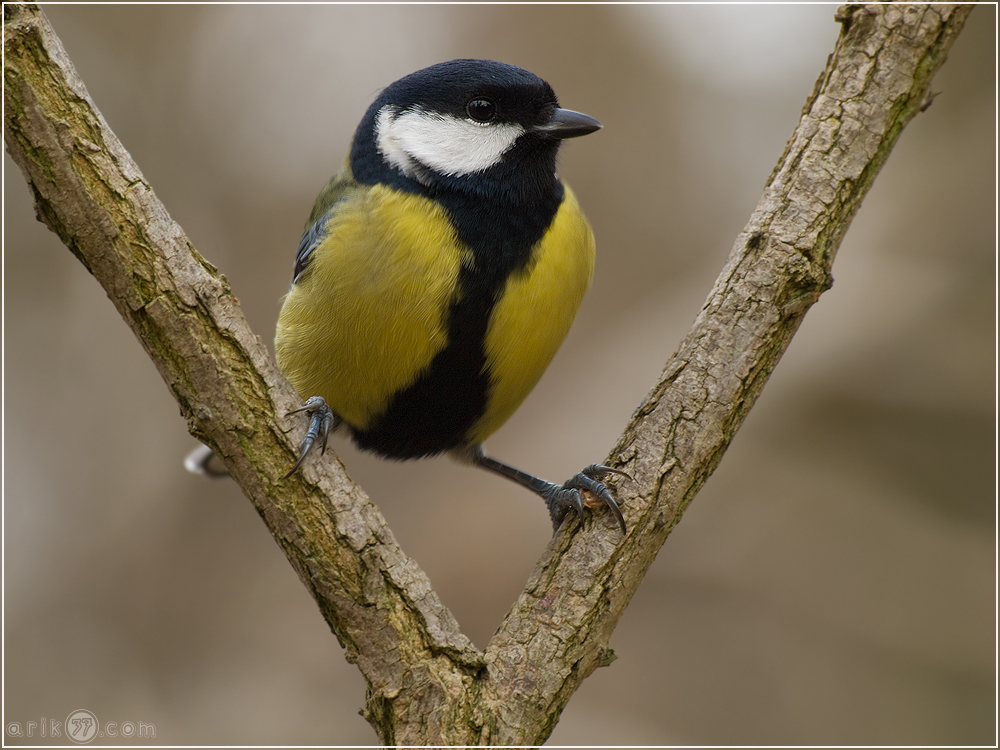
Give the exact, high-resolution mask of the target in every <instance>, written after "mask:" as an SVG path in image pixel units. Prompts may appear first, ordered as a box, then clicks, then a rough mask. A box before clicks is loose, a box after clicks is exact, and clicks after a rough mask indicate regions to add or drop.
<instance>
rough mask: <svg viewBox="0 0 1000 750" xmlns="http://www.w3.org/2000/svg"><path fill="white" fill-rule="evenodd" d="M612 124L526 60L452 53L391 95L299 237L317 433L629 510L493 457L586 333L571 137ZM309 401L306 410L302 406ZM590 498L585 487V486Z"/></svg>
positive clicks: (287, 352) (293, 372)
mask: <svg viewBox="0 0 1000 750" xmlns="http://www.w3.org/2000/svg"><path fill="white" fill-rule="evenodd" d="M600 127H601V124H600V123H599V122H598V121H597V120H595V119H593V118H592V117H588V116H587V115H584V114H581V113H579V112H573V111H571V110H568V109H561V108H560V107H559V102H558V101H557V99H556V95H555V93H553V91H552V88H551V87H550V86H549V85H548V84H547V83H546V82H545V81H543V80H542V79H540V78H538V77H537V76H534V75H532V74H531V73H529V72H527V71H525V70H522V69H520V68H516V67H514V66H512V65H505V64H503V63H498V62H492V61H488V60H452V61H451V62H445V63H440V64H438V65H432V66H431V67H429V68H424V69H423V70H418V71H417V72H416V73H412V74H411V75H408V76H406V77H405V78H401V79H400V80H398V81H396V82H395V83H393V84H391V85H390V86H388V87H387V88H385V89H384V90H383V91H382V93H381V95H380V96H379V97H378V98H377V99H376V100H375V102H374V103H373V104H372V105H371V107H369V109H368V111H367V112H366V113H365V116H364V118H362V120H361V124H360V125H359V126H358V128H357V131H356V132H355V134H354V140H353V142H352V144H351V149H350V154H349V156H348V157H347V159H346V161H345V163H344V165H343V168H342V169H341V170H340V172H339V173H338V174H337V175H336V176H334V177H333V178H332V179H331V180H330V181H329V183H327V185H326V187H324V188H323V190H322V192H320V194H319V198H318V199H317V200H316V205H315V206H314V207H313V210H312V213H311V214H310V215H309V220H308V221H307V222H306V227H305V233H304V234H303V236H302V240H301V241H300V242H299V248H298V252H297V253H296V255H295V265H294V270H293V272H292V282H291V289H290V291H289V292H288V295H287V296H286V297H285V299H284V304H283V306H282V308H281V315H280V317H279V319H278V327H277V334H276V336H275V350H276V353H277V357H278V365H279V366H280V368H281V370H282V372H284V374H285V376H286V377H287V378H288V380H289V381H290V382H291V384H292V385H293V386H294V387H295V390H296V391H298V393H299V394H301V395H302V396H303V397H311V398H309V399H308V400H307V401H306V404H305V405H304V406H303V407H302V408H301V409H296V410H295V412H302V411H305V412H308V413H309V415H310V426H309V429H308V431H307V434H306V437H305V438H304V440H303V441H302V444H301V446H300V456H299V460H298V461H297V462H296V464H295V466H294V467H293V468H292V471H291V472H289V474H291V473H293V472H294V471H295V470H296V469H297V468H298V467H299V465H300V464H301V463H302V461H303V459H304V458H305V457H306V455H307V454H308V453H309V452H310V450H311V449H312V448H313V447H314V446H317V445H318V446H321V448H322V449H325V447H326V438H327V435H328V433H329V432H330V431H332V430H336V429H343V430H346V431H347V432H348V433H349V434H350V436H351V437H352V438H353V440H354V442H355V443H356V444H357V445H358V446H359V447H360V448H361V449H363V450H368V451H372V452H374V453H376V454H379V455H381V456H385V457H387V458H392V459H399V460H404V459H411V458H420V457H422V456H432V455H435V454H439V453H444V452H447V453H450V454H451V455H453V456H455V457H457V458H458V459H460V460H462V461H465V462H468V463H470V464H473V465H475V466H480V467H482V468H484V469H489V470H490V471H493V472H496V473H497V474H500V475H502V476H505V477H507V478H508V479H511V480H513V481H515V482H518V483H519V484H521V485H523V486H525V487H527V488H528V489H529V490H531V491H533V492H535V493H537V494H539V495H541V497H542V498H543V499H544V500H545V502H546V504H547V506H548V509H549V514H550V516H551V518H552V522H553V526H554V527H555V528H556V529H558V528H559V525H560V523H561V522H562V520H563V519H564V518H565V516H566V515H567V513H568V512H569V511H575V512H577V513H582V512H583V508H584V506H585V505H587V506H588V507H599V506H600V505H602V504H603V505H606V506H607V507H608V508H610V510H611V512H612V513H613V514H614V516H615V518H616V519H617V521H618V524H619V525H620V526H621V529H622V532H623V533H624V531H625V522H624V519H623V518H622V514H621V511H620V510H619V507H618V504H617V503H616V502H615V499H614V497H613V496H612V494H611V492H610V491H609V490H608V488H607V487H606V486H605V485H604V484H603V483H602V482H601V479H603V478H604V477H606V476H607V475H608V474H611V473H621V472H618V471H617V470H615V469H612V468H610V467H607V466H601V465H592V466H588V467H587V468H585V469H584V470H583V471H582V472H580V473H579V474H577V475H576V476H575V477H573V478H571V479H570V480H568V481H567V482H566V483H565V484H562V485H557V484H553V483H552V482H547V481H545V480H543V479H539V478H538V477H534V476H531V475H530V474H526V473H524V472H522V471H519V470H518V469H515V468H513V467H511V466H508V465H507V464H505V463H502V462H500V461H497V460H496V459H494V458H490V457H489V456H487V455H486V453H485V452H484V451H483V445H482V444H483V441H484V440H485V439H486V438H487V437H489V436H490V435H491V434H492V433H493V432H494V431H495V430H496V429H497V428H499V427H500V425H502V424H503V423H504V422H506V421H507V419H508V418H509V417H510V416H511V415H512V414H513V413H514V411H515V410H516V409H517V407H518V406H519V405H520V404H521V402H522V401H523V400H524V398H525V397H526V396H527V395H528V392H529V391H531V389H532V388H533V387H534V385H535V383H536V382H537V381H538V379H539V378H540V377H541V375H542V372H543V371H544V370H545V368H546V367H547V366H548V364H549V361H550V360H551V359H552V357H553V355H554V354H555V352H556V349H557V348H558V347H559V345H560V344H561V343H562V340H563V338H564V337H565V336H566V333H567V332H568V331H569V327H570V324H571V323H572V321H573V317H574V316H575V315H576V311H577V308H578V307H579V306H580V302H581V301H582V300H583V295H584V292H585V291H586V289H587V287H588V285H589V283H590V279H591V276H592V273H593V268H594V236H593V233H592V232H591V229H590V225H589V224H588V223H587V220H586V218H585V217H584V215H583V213H582V212H581V211H580V207H579V205H578V204H577V200H576V196H574V195H573V192H572V191H571V190H570V189H569V187H568V186H567V185H566V184H565V183H564V182H563V181H562V180H561V179H560V178H559V176H558V175H557V174H556V153H557V151H558V150H559V145H560V143H561V142H562V141H563V139H565V138H574V137H576V136H581V135H586V134H588V133H592V132H594V131H595V130H597V129H599V128H600ZM295 412H292V413H295ZM581 492H582V493H583V494H582V495H581Z"/></svg>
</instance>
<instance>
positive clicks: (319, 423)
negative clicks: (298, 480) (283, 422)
mask: <svg viewBox="0 0 1000 750" xmlns="http://www.w3.org/2000/svg"><path fill="white" fill-rule="evenodd" d="M301 412H306V413H307V414H309V429H308V430H306V434H305V437H303V438H302V442H301V443H299V458H298V460H297V461H296V462H295V465H294V466H292V468H291V470H289V472H288V473H287V474H285V476H283V477H282V479H288V477H290V476H291V475H292V474H294V473H295V472H296V471H297V470H298V468H299V467H300V466H301V465H302V462H303V461H305V458H306V456H308V455H309V452H310V451H312V449H313V448H314V447H315V446H316V444H317V443H319V445H320V455H323V454H324V453H326V440H327V438H328V437H329V436H330V432H331V431H332V430H333V429H334V427H336V425H337V421H338V420H337V415H336V414H334V413H333V410H332V409H331V408H330V407H329V406H327V405H326V401H325V400H324V399H323V397H322V396H313V397H312V398H310V399H308V400H307V401H306V402H305V403H304V404H303V405H302V406H300V407H299V408H298V409H292V410H291V411H290V412H288V414H286V415H285V416H286V417H290V416H291V415H292V414H299V413H301Z"/></svg>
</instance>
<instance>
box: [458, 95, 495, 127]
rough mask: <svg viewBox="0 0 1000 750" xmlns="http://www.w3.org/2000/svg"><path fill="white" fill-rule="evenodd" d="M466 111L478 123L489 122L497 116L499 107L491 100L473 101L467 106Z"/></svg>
mask: <svg viewBox="0 0 1000 750" xmlns="http://www.w3.org/2000/svg"><path fill="white" fill-rule="evenodd" d="M465 111H466V112H467V113H468V115H469V117H471V118H472V119H473V120H475V121H476V122H489V121H490V120H492V119H493V118H494V117H496V115H497V105H496V104H494V103H493V102H491V101H490V100H489V99H473V100H472V101H471V102H469V103H468V104H466V105H465Z"/></svg>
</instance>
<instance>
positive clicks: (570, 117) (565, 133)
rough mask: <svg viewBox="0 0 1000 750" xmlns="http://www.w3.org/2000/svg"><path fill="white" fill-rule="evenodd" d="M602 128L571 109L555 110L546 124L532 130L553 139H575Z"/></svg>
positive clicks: (591, 119) (587, 116)
mask: <svg viewBox="0 0 1000 750" xmlns="http://www.w3.org/2000/svg"><path fill="white" fill-rule="evenodd" d="M602 127H603V126H602V125H601V123H599V122H598V121H597V120H595V119H594V118H593V117H591V116H590V115H585V114H583V113H582V112H574V111H573V110H571V109H557V110H556V111H555V112H553V113H552V117H551V119H550V120H549V121H548V122H545V123H542V124H541V125H536V126H535V128H534V130H535V131H536V132H538V133H545V134H546V135H550V136H552V137H553V138H576V137H577V136H581V135H587V133H593V132H594V131H595V130H600V129H601V128H602Z"/></svg>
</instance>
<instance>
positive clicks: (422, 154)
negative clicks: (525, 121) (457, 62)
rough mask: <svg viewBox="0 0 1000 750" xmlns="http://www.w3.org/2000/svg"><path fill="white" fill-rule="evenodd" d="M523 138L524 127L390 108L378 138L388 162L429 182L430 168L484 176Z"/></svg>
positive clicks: (383, 115) (381, 117)
mask: <svg viewBox="0 0 1000 750" xmlns="http://www.w3.org/2000/svg"><path fill="white" fill-rule="evenodd" d="M523 134H524V128H522V127H521V126H520V125H512V124H509V123H504V124H500V125H494V124H489V123H478V122H475V121H474V120H466V119H462V118H458V117H452V116H451V115H443V114H440V113H438V112H428V111H427V110H423V109H408V110H406V111H405V112H403V113H402V114H400V112H399V109H398V108H397V107H394V106H392V105H386V106H385V107H383V108H382V109H381V110H379V113H378V119H377V120H376V121H375V140H376V142H377V143H378V150H379V151H380V152H381V153H382V155H383V156H384V157H385V158H386V160H387V161H388V162H389V163H390V164H392V165H393V166H395V167H397V168H398V169H399V170H400V171H401V172H402V173H403V174H405V175H406V176H407V177H412V178H414V179H416V180H420V181H421V182H425V183H426V182H427V181H428V180H427V175H426V174H424V172H425V171H426V170H431V171H433V172H437V173H438V174H443V175H449V176H461V175H467V174H472V173H473V172H481V171H483V170H484V169H489V168H490V167H492V166H493V165H494V164H496V163H498V162H499V161H500V159H501V158H502V157H503V155H504V154H505V153H506V152H507V151H508V150H509V149H510V147H511V146H513V145H514V141H516V140H517V139H518V137H519V136H521V135H523Z"/></svg>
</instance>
